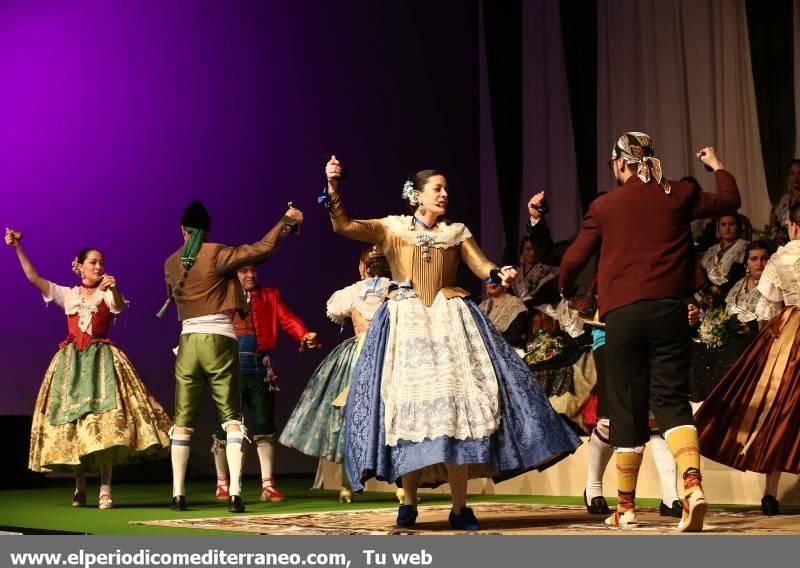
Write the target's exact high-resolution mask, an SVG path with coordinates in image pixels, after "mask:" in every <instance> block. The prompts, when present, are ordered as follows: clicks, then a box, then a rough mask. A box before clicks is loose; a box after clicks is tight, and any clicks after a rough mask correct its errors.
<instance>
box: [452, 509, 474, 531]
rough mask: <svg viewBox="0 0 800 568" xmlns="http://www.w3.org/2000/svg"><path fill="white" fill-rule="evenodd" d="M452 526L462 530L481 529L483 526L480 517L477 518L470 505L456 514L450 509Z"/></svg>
mask: <svg viewBox="0 0 800 568" xmlns="http://www.w3.org/2000/svg"><path fill="white" fill-rule="evenodd" d="M449 520H450V526H451V527H453V528H454V529H456V530H461V531H479V530H481V526H480V525H479V524H478V519H476V518H475V513H473V512H472V509H470V508H469V507H464V508H463V509H461V511H460V512H459V513H458V515H456V514H455V513H454V512H453V511H450V519H449Z"/></svg>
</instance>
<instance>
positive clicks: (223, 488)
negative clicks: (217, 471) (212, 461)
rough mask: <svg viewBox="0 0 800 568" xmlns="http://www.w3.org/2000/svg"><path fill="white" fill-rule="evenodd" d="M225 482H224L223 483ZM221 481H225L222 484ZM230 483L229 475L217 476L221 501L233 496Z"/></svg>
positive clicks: (218, 497) (218, 496)
mask: <svg viewBox="0 0 800 568" xmlns="http://www.w3.org/2000/svg"><path fill="white" fill-rule="evenodd" d="M223 482H224V483H223ZM220 483H223V484H222V485H220ZM228 487H229V483H228V478H227V477H218V478H217V499H219V500H220V501H227V500H228V498H229V497H230V496H231V494H230V492H229V490H228Z"/></svg>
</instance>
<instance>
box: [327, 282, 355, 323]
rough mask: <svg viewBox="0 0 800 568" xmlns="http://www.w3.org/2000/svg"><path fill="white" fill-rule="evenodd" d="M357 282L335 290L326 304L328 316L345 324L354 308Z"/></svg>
mask: <svg viewBox="0 0 800 568" xmlns="http://www.w3.org/2000/svg"><path fill="white" fill-rule="evenodd" d="M356 286H357V284H351V285H350V286H348V287H347V288H342V289H341V290H338V291H336V292H334V293H333V294H332V295H331V297H330V298H328V303H327V304H326V312H327V315H328V317H329V318H330V319H331V320H333V321H334V322H336V323H338V324H339V325H344V323H345V322H346V321H347V319H348V318H349V317H350V312H351V311H352V310H353V296H354V294H355V293H356V292H355V287H356Z"/></svg>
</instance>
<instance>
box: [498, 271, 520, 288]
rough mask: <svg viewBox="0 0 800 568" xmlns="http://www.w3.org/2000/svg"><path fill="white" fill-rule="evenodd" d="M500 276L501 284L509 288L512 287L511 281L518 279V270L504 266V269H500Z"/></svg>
mask: <svg viewBox="0 0 800 568" xmlns="http://www.w3.org/2000/svg"><path fill="white" fill-rule="evenodd" d="M499 276H500V284H501V285H502V286H503V287H505V288H508V287H509V286H511V281H512V280H514V278H516V277H517V269H516V268H514V267H513V266H504V267H503V268H501V269H500V274H499Z"/></svg>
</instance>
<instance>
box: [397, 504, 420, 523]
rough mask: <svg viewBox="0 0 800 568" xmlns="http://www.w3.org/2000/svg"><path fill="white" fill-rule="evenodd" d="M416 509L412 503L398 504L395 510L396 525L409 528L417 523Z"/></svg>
mask: <svg viewBox="0 0 800 568" xmlns="http://www.w3.org/2000/svg"><path fill="white" fill-rule="evenodd" d="M417 515H418V513H417V510H416V509H415V508H414V506H413V505H400V508H399V509H398V510H397V527H398V528H401V529H410V528H411V527H413V526H414V525H415V524H417Z"/></svg>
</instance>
